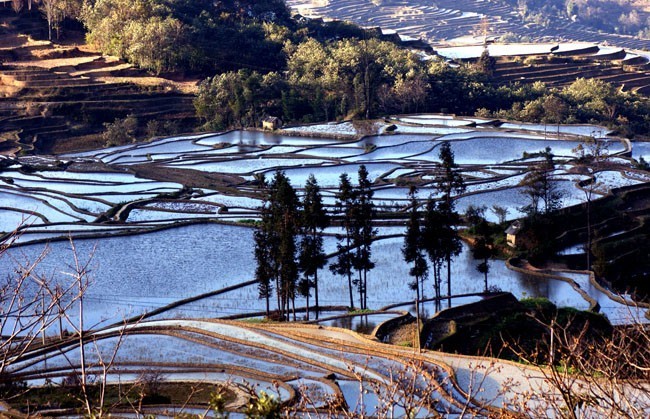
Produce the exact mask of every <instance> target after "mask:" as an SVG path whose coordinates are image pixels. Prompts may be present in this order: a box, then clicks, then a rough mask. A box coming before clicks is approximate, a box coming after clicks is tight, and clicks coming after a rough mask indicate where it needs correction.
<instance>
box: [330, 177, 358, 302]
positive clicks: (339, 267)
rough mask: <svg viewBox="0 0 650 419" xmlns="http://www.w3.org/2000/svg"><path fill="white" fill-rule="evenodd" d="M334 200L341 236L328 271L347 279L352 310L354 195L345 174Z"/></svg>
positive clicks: (338, 235)
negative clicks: (334, 257) (334, 260)
mask: <svg viewBox="0 0 650 419" xmlns="http://www.w3.org/2000/svg"><path fill="white" fill-rule="evenodd" d="M335 198H336V202H335V204H334V208H335V211H336V213H337V214H338V215H339V217H340V220H341V227H342V228H343V234H337V240H338V243H337V245H336V247H337V258H336V262H335V263H333V264H331V265H330V270H331V271H332V273H334V274H336V275H344V276H346V277H347V279H348V292H349V296H350V308H352V309H354V298H353V296H352V269H353V262H354V257H353V254H352V237H353V228H354V225H353V223H354V210H355V201H356V193H355V191H354V188H353V187H352V183H351V182H350V178H349V177H348V174H347V173H343V174H341V177H340V178H339V189H338V191H337V192H336V194H335Z"/></svg>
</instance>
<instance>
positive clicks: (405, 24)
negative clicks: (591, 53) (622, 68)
mask: <svg viewBox="0 0 650 419" xmlns="http://www.w3.org/2000/svg"><path fill="white" fill-rule="evenodd" d="M287 4H288V5H289V6H290V7H291V8H292V10H294V11H295V12H297V13H300V14H302V15H304V16H308V17H321V18H330V19H337V20H344V21H350V22H353V23H356V24H358V25H361V26H365V27H380V28H382V29H383V30H384V33H395V32H396V33H397V34H399V35H400V36H401V37H402V38H403V39H413V38H415V39H422V40H424V41H426V42H429V43H431V44H433V45H434V46H436V45H444V44H453V43H482V42H483V41H484V39H485V36H486V35H487V37H488V39H494V38H499V37H500V36H502V35H504V34H507V33H514V34H516V35H519V36H521V37H527V38H529V39H530V40H531V41H534V42H592V43H598V44H607V45H614V46H617V47H621V48H627V49H638V50H646V51H647V50H650V41H648V40H644V39H638V38H633V37H629V36H621V35H615V34H607V33H602V32H595V31H592V30H589V29H588V28H586V27H584V26H582V25H581V24H578V23H575V22H571V21H569V20H568V19H567V20H557V21H552V22H550V23H549V25H548V26H541V25H538V24H534V23H526V24H525V23H524V22H523V21H522V19H521V18H520V16H519V15H518V13H517V10H514V9H513V8H512V7H511V6H509V5H506V4H504V3H501V2H499V1H483V0H454V1H451V0H442V1H436V2H433V3H432V2H426V1H422V0H418V1H383V2H375V1H371V0H352V1H350V0H325V1H322V0H314V1H309V0H288V1H287ZM482 22H484V23H486V24H487V25H486V26H487V27H488V30H487V33H485V32H484V30H483V29H482V27H484V26H482Z"/></svg>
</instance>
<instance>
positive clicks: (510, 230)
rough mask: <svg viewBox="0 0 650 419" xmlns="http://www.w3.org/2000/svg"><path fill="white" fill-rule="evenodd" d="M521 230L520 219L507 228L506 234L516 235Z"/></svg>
mask: <svg viewBox="0 0 650 419" xmlns="http://www.w3.org/2000/svg"><path fill="white" fill-rule="evenodd" d="M519 230H521V223H520V222H519V221H515V222H514V223H512V224H510V227H508V228H507V229H506V234H510V235H513V236H514V235H516V234H517V233H519Z"/></svg>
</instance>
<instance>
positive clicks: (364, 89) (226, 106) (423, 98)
mask: <svg viewBox="0 0 650 419" xmlns="http://www.w3.org/2000/svg"><path fill="white" fill-rule="evenodd" d="M284 53H285V54H286V56H287V67H286V68H287V70H286V72H284V73H279V72H270V73H269V72H266V73H265V72H255V71H250V70H240V71H239V72H235V73H224V74H220V75H217V76H215V77H213V78H208V79H206V80H205V81H204V82H203V83H202V84H201V86H200V88H199V92H198V94H197V97H196V100H195V107H196V110H197V116H199V117H200V118H201V119H202V120H203V121H204V123H206V124H207V125H211V127H213V128H215V127H216V128H226V127H228V126H237V127H243V126H255V125H256V124H258V123H259V119H260V117H261V116H263V115H269V114H270V115H276V116H281V117H282V118H283V120H284V121H304V122H311V121H323V120H333V119H344V118H354V117H364V118H365V117H368V116H370V117H373V116H379V115H386V114H391V113H409V112H432V111H433V112H440V111H443V112H450V113H456V114H463V115H472V114H477V115H479V116H484V117H494V118H501V119H510V120H518V121H527V122H543V123H548V124H562V123H596V124H601V125H606V126H609V127H612V128H614V129H617V130H619V132H620V133H621V134H622V135H625V136H632V135H633V134H635V133H643V132H647V130H648V129H650V117H649V116H648V115H650V102H649V101H648V100H647V99H646V98H643V97H641V96H639V95H637V94H635V93H632V92H625V91H622V90H620V89H617V88H616V87H614V86H613V85H611V84H609V83H607V82H604V81H602V80H598V79H578V80H576V81H575V82H573V83H572V84H570V85H568V86H565V87H562V88H549V87H547V86H546V85H544V84H543V83H541V82H535V83H532V84H520V83H513V84H509V85H500V84H499V83H493V81H494V80H493V79H492V76H491V72H492V71H493V67H494V65H493V63H492V60H491V59H490V58H491V57H489V56H487V57H483V59H482V60H479V62H478V63H477V64H475V65H471V64H468V65H461V66H460V67H458V68H452V67H450V66H449V65H448V64H447V63H445V62H442V61H439V60H431V61H429V62H424V61H421V60H420V58H419V57H418V56H417V55H416V54H414V53H412V52H409V51H405V50H402V49H400V48H398V47H397V46H395V45H394V44H391V43H388V42H382V41H379V40H377V39H369V40H361V39H344V40H339V41H335V42H330V43H326V44H323V43H321V42H319V41H317V40H315V39H307V40H306V41H304V42H301V43H298V44H294V43H286V44H285V47H284ZM250 86H256V89H255V91H256V93H255V94H254V95H247V94H246V92H247V90H249V88H250ZM224 115H225V116H224Z"/></svg>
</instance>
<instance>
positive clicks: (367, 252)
mask: <svg viewBox="0 0 650 419" xmlns="http://www.w3.org/2000/svg"><path fill="white" fill-rule="evenodd" d="M358 176H359V185H358V187H357V188H356V193H355V195H356V200H355V201H354V207H355V210H354V211H353V215H354V221H353V226H354V233H353V244H352V245H353V247H354V248H355V249H356V255H355V258H354V263H353V265H354V267H355V269H357V271H358V273H359V297H360V302H359V304H360V305H361V309H366V308H368V293H367V289H368V271H370V270H372V269H373V268H374V267H375V263H374V262H373V261H372V259H371V257H372V240H373V238H374V236H375V235H376V234H377V230H376V229H374V228H373V227H372V222H373V219H374V218H375V215H376V210H375V204H374V203H373V202H372V196H373V194H374V192H373V191H372V182H371V181H370V179H369V177H368V170H367V169H366V166H365V165H363V164H362V165H361V166H360V167H359V172H358Z"/></svg>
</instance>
